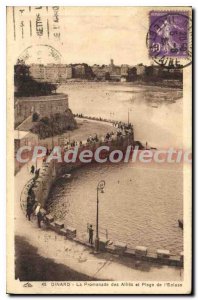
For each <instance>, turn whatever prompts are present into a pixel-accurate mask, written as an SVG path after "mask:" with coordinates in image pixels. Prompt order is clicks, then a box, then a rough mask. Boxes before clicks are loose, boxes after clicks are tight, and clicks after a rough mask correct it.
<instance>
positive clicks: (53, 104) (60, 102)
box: [14, 94, 69, 125]
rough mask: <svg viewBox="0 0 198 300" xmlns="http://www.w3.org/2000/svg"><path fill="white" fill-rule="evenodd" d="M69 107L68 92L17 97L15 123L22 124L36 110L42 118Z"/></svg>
mask: <svg viewBox="0 0 198 300" xmlns="http://www.w3.org/2000/svg"><path fill="white" fill-rule="evenodd" d="M68 109H69V105H68V96H67V95H66V94H52V95H49V96H36V97H15V105H14V113H15V125H18V124H20V123H21V122H23V121H24V120H25V119H26V118H27V117H29V116H30V115H32V114H33V113H35V112H36V113H37V114H38V115H39V116H40V117H41V118H42V117H49V116H50V115H51V114H55V113H62V112H64V111H67V110H68Z"/></svg>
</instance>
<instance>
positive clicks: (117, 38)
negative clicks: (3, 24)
mask: <svg viewBox="0 0 198 300" xmlns="http://www.w3.org/2000/svg"><path fill="white" fill-rule="evenodd" d="M191 127H192V8H191V7H187V6H186V7H178V6H177V7H65V6H64V7H61V6H24V7H20V6H13V7H7V147H8V154H7V293H10V294H190V293H191V291H192V277H191V276H192V228H191V226H192V223H191V221H192V218H191V215H192V197H191V193H192V187H191V176H192V169H191V168H192V153H191V152H192V128H191Z"/></svg>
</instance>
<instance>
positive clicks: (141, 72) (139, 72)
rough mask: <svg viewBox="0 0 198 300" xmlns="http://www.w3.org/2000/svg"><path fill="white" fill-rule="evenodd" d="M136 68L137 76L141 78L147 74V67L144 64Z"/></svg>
mask: <svg viewBox="0 0 198 300" xmlns="http://www.w3.org/2000/svg"><path fill="white" fill-rule="evenodd" d="M135 67H136V70H137V73H136V74H137V76H141V75H144V74H145V69H146V67H145V66H144V65H143V64H139V65H137V66H135Z"/></svg>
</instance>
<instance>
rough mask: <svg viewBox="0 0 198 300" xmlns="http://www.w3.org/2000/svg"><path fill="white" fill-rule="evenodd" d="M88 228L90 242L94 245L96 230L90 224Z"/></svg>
mask: <svg viewBox="0 0 198 300" xmlns="http://www.w3.org/2000/svg"><path fill="white" fill-rule="evenodd" d="M88 230H89V243H90V244H91V245H93V232H94V230H93V228H92V225H90V226H89V227H88Z"/></svg>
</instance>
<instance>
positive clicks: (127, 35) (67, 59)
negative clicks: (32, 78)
mask: <svg viewBox="0 0 198 300" xmlns="http://www.w3.org/2000/svg"><path fill="white" fill-rule="evenodd" d="M19 9H20V8H18V9H16V10H15V31H16V40H14V39H13V47H14V49H15V51H14V52H13V55H14V56H15V59H16V58H17V57H19V56H20V55H21V53H23V51H25V49H27V48H28V47H32V48H31V54H30V55H29V58H28V59H29V61H28V62H29V63H32V62H35V63H38V62H41V63H49V62H53V61H51V59H50V56H49V55H48V53H47V51H48V49H46V52H45V51H43V53H42V51H39V54H38V52H37V51H34V47H35V45H39V44H45V45H49V46H52V47H54V48H55V49H57V50H58V51H59V52H60V53H61V56H62V58H61V62H62V63H82V62H85V63H88V64H90V65H92V64H95V63H96V64H109V61H110V59H111V58H113V59H114V62H115V64H118V65H120V64H130V65H135V64H137V63H141V62H142V63H144V64H150V63H151V62H152V61H151V60H150V59H149V57H148V49H147V47H146V35H147V32H148V29H149V11H150V9H151V8H138V7H95V8H91V7H83V8H82V7H81V8H79V7H70V8H68V7H61V8H60V9H59V12H58V14H59V25H60V37H61V38H60V41H59V40H56V39H55V38H54V37H53V29H52V24H51V23H50V26H49V28H50V38H48V37H47V34H46V32H47V30H46V28H45V27H44V35H43V36H42V37H38V36H37V35H36V32H35V33H34V29H35V16H36V13H38V10H36V9H34V8H32V9H31V11H29V10H28V7H26V8H25V9H26V10H25V11H24V12H23V14H22V15H21V13H20V12H19ZM8 15H9V16H10V17H9V18H8V21H9V22H8V23H9V27H8V28H9V30H8V31H9V32H10V36H11V37H13V32H12V31H13V30H14V29H13V11H12V8H10V9H9V10H8ZM52 15H53V9H52V8H50V7H49V9H48V11H47V12H46V10H45V9H43V10H41V11H40V16H41V19H42V22H43V23H44V24H46V20H47V18H48V19H50V20H53V17H52ZM21 20H23V21H24V24H25V26H24V38H22V36H21V27H20V21H21ZM30 20H32V30H33V34H32V36H31V37H30V35H29V21H30ZM38 56H39V57H38Z"/></svg>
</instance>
